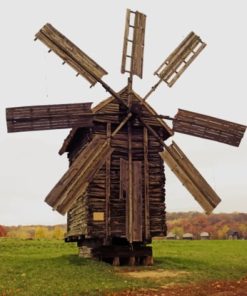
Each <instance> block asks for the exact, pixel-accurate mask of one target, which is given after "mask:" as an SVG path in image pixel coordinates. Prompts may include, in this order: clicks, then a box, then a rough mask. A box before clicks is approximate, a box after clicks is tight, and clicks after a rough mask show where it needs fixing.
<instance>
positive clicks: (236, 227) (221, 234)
mask: <svg viewBox="0 0 247 296" xmlns="http://www.w3.org/2000/svg"><path fill="white" fill-rule="evenodd" d="M167 228H168V232H172V233H175V234H176V235H177V236H179V237H182V235H183V234H184V233H187V232H189V233H192V234H193V235H194V236H195V237H199V235H200V233H201V232H208V233H209V234H210V237H211V238H213V239H227V238H228V237H229V235H230V234H231V233H233V232H237V233H238V234H239V236H240V237H242V238H245V239H247V213H229V214H228V213H227V214H226V213H220V214H211V215H206V214H202V213H198V212H186V213H184V212H177V213H167Z"/></svg>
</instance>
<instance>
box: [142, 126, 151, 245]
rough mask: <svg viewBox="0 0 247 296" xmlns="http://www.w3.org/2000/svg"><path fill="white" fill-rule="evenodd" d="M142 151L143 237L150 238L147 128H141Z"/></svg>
mask: <svg viewBox="0 0 247 296" xmlns="http://www.w3.org/2000/svg"><path fill="white" fill-rule="evenodd" d="M143 153H144V205H145V210H144V224H145V239H147V240H148V239H150V222H149V219H150V215H149V182H150V180H149V163H148V130H147V128H145V127H144V128H143Z"/></svg>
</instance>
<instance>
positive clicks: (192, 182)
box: [160, 142, 221, 214]
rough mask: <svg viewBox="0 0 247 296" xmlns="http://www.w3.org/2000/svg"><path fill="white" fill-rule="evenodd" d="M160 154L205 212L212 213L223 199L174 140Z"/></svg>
mask: <svg viewBox="0 0 247 296" xmlns="http://www.w3.org/2000/svg"><path fill="white" fill-rule="evenodd" d="M160 156H161V158H162V159H163V160H164V161H165V162H166V164H167V165H168V166H169V167H170V169H171V170H172V172H173V173H174V174H175V175H176V176H177V177H178V179H179V180H180V181H181V182H182V184H183V185H184V186H185V187H186V188H187V190H188V191H189V192H190V193H191V194H192V196H193V197H194V198H195V200H196V201H197V202H198V203H199V204H200V205H201V207H202V208H203V209H204V210H205V212H206V213H207V214H209V213H211V212H212V211H213V209H214V208H215V207H216V206H217V205H218V204H219V203H220V201H221V199H220V198H219V196H218V195H217V194H216V192H215V191H214V190H213V189H212V188H211V187H210V185H209V184H208V183H207V182H206V180H205V179H204V178H203V177H202V176H201V174H200V173H199V172H198V170H197V169H196V168H195V167H194V166H193V164H192V163H191V162H190V160H189V159H188V158H187V157H186V156H185V154H184V153H183V152H182V150H181V149H180V148H179V147H178V145H177V144H175V142H172V144H171V145H170V146H169V147H167V149H166V150H165V151H163V152H160Z"/></svg>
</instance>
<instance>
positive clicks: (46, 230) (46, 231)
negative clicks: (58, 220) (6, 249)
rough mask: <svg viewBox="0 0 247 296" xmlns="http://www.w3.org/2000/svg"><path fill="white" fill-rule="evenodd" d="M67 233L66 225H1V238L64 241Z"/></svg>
mask: <svg viewBox="0 0 247 296" xmlns="http://www.w3.org/2000/svg"><path fill="white" fill-rule="evenodd" d="M65 232H66V226H65V225H62V224H61V225H54V226H44V225H29V226H22V225H19V226H3V225H0V237H10V238H21V239H44V238H45V239H63V238H64V234H65Z"/></svg>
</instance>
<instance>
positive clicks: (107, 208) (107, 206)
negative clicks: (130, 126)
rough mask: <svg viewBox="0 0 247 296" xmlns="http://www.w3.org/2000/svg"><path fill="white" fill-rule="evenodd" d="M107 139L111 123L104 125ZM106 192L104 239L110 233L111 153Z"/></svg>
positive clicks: (107, 168) (109, 136) (107, 170)
mask: <svg viewBox="0 0 247 296" xmlns="http://www.w3.org/2000/svg"><path fill="white" fill-rule="evenodd" d="M106 136H107V141H109V143H110V141H111V123H110V122H108V123H107V126H106ZM105 182H106V189H105V190H106V192H105V239H106V241H107V240H108V237H109V235H110V229H109V227H110V219H111V217H110V196H111V155H109V156H108V157H107V159H106V180H105Z"/></svg>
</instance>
